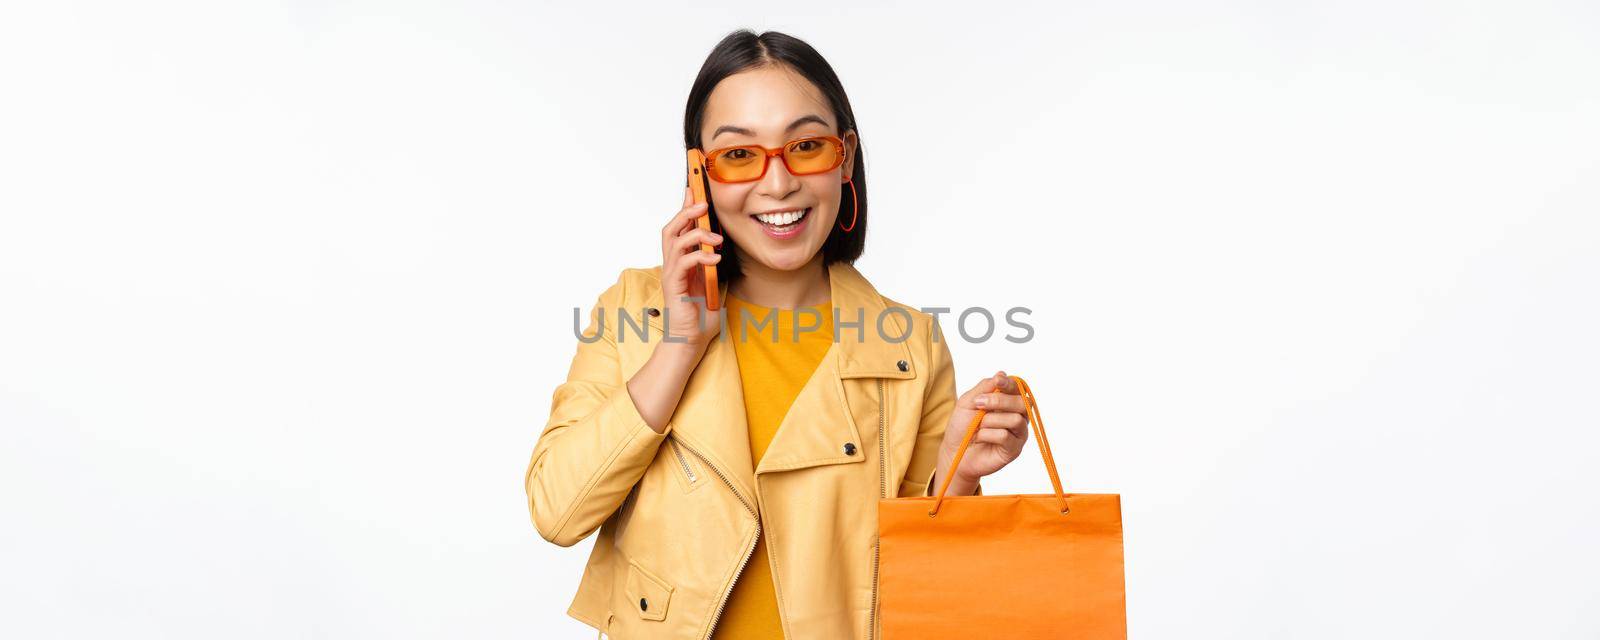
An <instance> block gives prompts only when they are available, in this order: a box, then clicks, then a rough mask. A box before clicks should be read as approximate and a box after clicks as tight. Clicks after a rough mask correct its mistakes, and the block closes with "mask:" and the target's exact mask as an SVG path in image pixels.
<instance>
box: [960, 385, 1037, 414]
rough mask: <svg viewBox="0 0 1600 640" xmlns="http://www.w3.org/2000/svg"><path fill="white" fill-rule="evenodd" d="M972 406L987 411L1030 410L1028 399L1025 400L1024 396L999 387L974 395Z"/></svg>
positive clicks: (1019, 411) (1022, 411)
mask: <svg viewBox="0 0 1600 640" xmlns="http://www.w3.org/2000/svg"><path fill="white" fill-rule="evenodd" d="M972 406H974V407H976V408H979V409H983V410H985V411H1013V412H1016V413H1027V412H1028V405H1027V401H1026V400H1023V399H1022V396H1019V395H1015V394H1010V393H1004V392H1001V391H1000V390H999V389H995V390H994V391H990V392H988V393H980V394H978V395H976V396H973V398H972Z"/></svg>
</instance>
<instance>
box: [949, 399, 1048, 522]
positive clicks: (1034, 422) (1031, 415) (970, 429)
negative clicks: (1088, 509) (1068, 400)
mask: <svg viewBox="0 0 1600 640" xmlns="http://www.w3.org/2000/svg"><path fill="white" fill-rule="evenodd" d="M1006 377H1007V378H1010V379H1011V381H1012V382H1014V383H1016V385H1017V390H1018V391H1020V392H1022V399H1023V401H1024V402H1026V403H1027V405H1028V424H1029V425H1031V426H1032V427H1033V436H1034V439H1035V440H1038V441H1039V453H1040V455H1042V456H1044V469H1045V471H1048V472H1050V484H1051V485H1053V486H1055V489H1056V502H1058V503H1060V504H1061V513H1062V515H1065V514H1066V513H1067V496H1066V494H1065V493H1063V492H1062V491H1061V476H1059V475H1057V474H1056V459H1055V457H1054V456H1051V455H1050V441H1049V440H1048V439H1046V438H1045V437H1044V419H1043V418H1040V417H1039V401H1038V400H1037V399H1035V398H1034V396H1033V390H1032V389H1029V388H1028V381H1026V380H1023V379H1022V378H1021V377H1019V376H1010V375H1008V376H1006ZM988 412H989V411H988V410H987V409H979V410H978V415H976V416H973V417H972V424H970V425H967V433H966V435H965V436H962V438H961V447H960V448H958V449H956V455H955V456H954V457H952V458H951V459H950V468H949V469H946V470H945V474H944V482H943V483H942V484H940V485H939V497H938V498H935V499H934V501H933V508H932V509H930V510H928V517H929V518H932V517H934V516H935V515H938V513H939V505H941V504H944V492H945V490H946V489H949V488H950V481H951V480H952V479H954V478H955V470H956V469H958V468H960V467H961V456H962V455H964V454H965V453H966V452H967V444H969V443H971V442H972V436H974V435H976V434H977V433H978V425H979V423H982V422H983V416H984V414H987V413H988Z"/></svg>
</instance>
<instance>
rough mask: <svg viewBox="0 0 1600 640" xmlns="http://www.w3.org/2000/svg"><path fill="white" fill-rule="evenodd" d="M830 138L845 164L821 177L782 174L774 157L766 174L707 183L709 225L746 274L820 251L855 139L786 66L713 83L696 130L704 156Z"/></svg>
mask: <svg viewBox="0 0 1600 640" xmlns="http://www.w3.org/2000/svg"><path fill="white" fill-rule="evenodd" d="M815 135H832V136H837V137H839V138H840V139H842V140H844V157H845V160H844V162H843V163H842V164H840V165H839V167H837V168H835V169H833V170H831V171H825V172H823V173H817V174H811V175H803V176H797V175H793V174H791V173H789V169H788V168H787V167H785V166H784V164H783V158H782V157H773V158H769V159H768V160H767V172H766V175H764V176H762V177H761V179H760V180H755V181H753V182H735V183H727V182H717V181H716V180H711V181H710V184H711V196H710V197H711V202H712V204H713V205H714V206H715V207H716V211H717V221H718V222H719V223H720V224H721V225H722V230H723V232H724V233H726V234H727V235H728V236H729V237H731V238H732V239H733V242H734V243H735V244H736V245H737V247H736V248H735V249H736V251H738V253H739V258H740V260H741V265H743V268H744V269H746V270H749V269H752V268H759V267H757V266H756V264H752V263H757V264H759V265H760V266H762V267H766V268H768V269H772V270H776V271H792V270H795V269H799V268H800V267H803V266H805V265H806V264H808V263H810V262H811V260H812V258H814V257H816V256H817V255H818V254H819V253H820V252H821V250H822V244H823V242H824V241H826V240H827V239H828V233H829V232H830V231H832V230H833V227H834V221H835V220H836V219H837V218H838V215H839V196H840V194H841V193H843V191H842V189H844V188H847V187H845V185H844V182H843V181H844V179H845V177H846V176H849V175H851V173H850V172H851V170H852V163H853V162H854V159H855V150H856V134H855V132H854V131H847V132H841V131H839V129H838V122H837V120H836V119H835V118H834V116H833V109H832V108H830V107H829V106H828V101H827V100H826V99H825V98H824V97H823V95H822V92H821V91H819V90H818V89H817V87H816V86H815V85H813V84H811V82H810V81H809V80H806V79H805V77H804V76H801V75H800V74H798V73H795V72H794V71H793V70H790V69H789V68H787V67H783V66H773V67H761V68H756V69H751V70H748V71H743V72H740V73H736V74H734V75H731V76H728V77H727V78H724V79H723V80H722V81H721V82H719V83H717V86H716V88H715V89H713V90H712V91H711V95H710V96H708V98H707V101H706V107H705V119H704V121H703V124H702V125H701V130H700V139H701V140H702V144H701V148H702V149H703V150H705V151H707V152H711V151H713V150H716V149H721V148H724V147H731V146H736V145H747V144H758V145H761V146H763V147H768V148H773V149H777V148H782V147H783V146H784V145H785V144H786V143H788V142H789V141H790V140H794V139H795V138H800V137H804V136H815Z"/></svg>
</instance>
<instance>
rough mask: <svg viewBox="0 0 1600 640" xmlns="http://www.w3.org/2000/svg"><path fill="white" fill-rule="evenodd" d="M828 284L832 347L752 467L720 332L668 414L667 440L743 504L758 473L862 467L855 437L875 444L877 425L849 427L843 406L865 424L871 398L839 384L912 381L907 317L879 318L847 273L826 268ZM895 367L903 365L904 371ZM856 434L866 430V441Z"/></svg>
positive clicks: (876, 301) (731, 359) (870, 296)
mask: <svg viewBox="0 0 1600 640" xmlns="http://www.w3.org/2000/svg"><path fill="white" fill-rule="evenodd" d="M657 273H659V271H658V272H657ZM828 286H829V289H830V291H831V296H832V297H831V301H832V303H833V306H834V309H835V313H836V314H837V316H836V317H837V318H838V320H837V321H836V322H835V324H836V325H838V326H839V329H838V336H839V339H838V340H837V341H835V342H834V343H833V345H832V346H830V347H829V349H828V353H827V354H826V355H825V356H824V357H823V359H822V362H821V363H820V364H819V365H818V366H817V370H816V371H815V372H814V373H813V374H812V376H811V378H810V380H808V381H807V382H806V384H805V386H804V387H803V388H802V389H801V390H800V393H799V395H798V396H796V397H795V401H794V404H793V405H791V407H790V410H789V413H788V414H787V415H786V416H785V417H784V419H783V421H782V423H780V424H779V426H778V431H777V434H776V435H774V436H773V439H772V442H771V444H770V445H769V446H768V447H767V451H766V453H765V454H764V456H763V457H762V459H761V464H760V466H759V468H755V465H753V464H752V463H751V456H750V436H749V431H748V430H749V424H748V423H747V422H746V420H745V409H744V387H743V382H742V381H741V378H740V376H739V363H738V359H737V357H736V355H735V353H734V343H733V340H732V339H729V338H728V333H729V332H728V331H727V329H726V325H724V330H723V331H722V332H721V333H720V334H719V335H718V337H717V339H716V340H714V341H713V342H712V343H711V345H710V346H708V347H706V353H705V355H704V356H702V357H701V360H700V364H699V365H698V366H697V367H696V368H695V371H694V374H693V375H691V376H690V378H689V382H688V384H687V385H686V386H685V388H684V392H683V396H682V398H681V399H680V400H679V403H678V408H677V410H676V411H675V412H674V413H673V416H672V420H671V425H672V426H671V429H672V433H673V434H674V435H675V436H676V437H678V438H679V439H681V440H683V441H684V442H685V443H686V444H688V445H689V446H691V447H693V448H694V449H695V450H696V451H698V452H700V453H702V454H703V455H705V456H707V458H708V459H709V460H708V461H709V462H711V463H712V464H713V465H715V466H717V467H718V468H719V469H720V470H722V471H724V472H725V473H726V477H727V479H728V480H729V481H730V482H732V483H734V484H735V486H736V487H737V489H738V490H739V491H740V492H741V493H742V494H743V495H745V496H755V495H756V492H755V490H754V484H755V483H754V476H755V474H756V473H758V472H759V473H768V472H779V471H790V470H794V469H802V468H807V467H814V466H822V465H828V464H849V463H858V462H863V461H865V460H866V443H865V442H863V440H862V438H863V437H867V438H870V439H876V438H877V433H876V430H877V428H878V425H877V424H876V423H873V424H868V425H858V424H857V417H858V414H857V411H853V410H852V409H851V404H850V403H849V402H846V400H847V399H849V400H851V402H853V403H854V404H855V406H856V407H858V408H859V409H858V410H859V411H860V412H861V413H860V414H859V415H860V416H862V417H863V419H864V417H865V416H868V415H871V416H876V415H877V402H878V397H877V396H876V395H875V392H874V391H872V389H873V386H872V385H858V384H853V385H851V386H849V387H848V388H847V387H846V385H845V381H847V380H852V379H858V378H888V379H902V380H903V379H911V378H915V377H916V376H917V370H916V363H915V362H913V361H912V359H911V349H910V347H909V346H908V340H907V339H906V337H909V335H910V331H911V319H912V318H911V315H910V314H908V313H905V312H904V311H903V310H901V311H895V312H886V310H887V309H889V306H888V304H887V303H886V302H885V301H884V299H883V296H881V295H879V294H878V291H877V289H875V288H874V287H873V286H872V284H871V283H869V282H867V279H866V278H865V277H863V276H862V275H861V272H859V271H857V270H856V268H855V267H854V266H852V265H848V264H844V263H834V264H831V265H829V266H828ZM651 289H652V290H651V292H650V296H649V300H648V302H647V303H646V304H647V305H648V306H649V307H650V308H655V309H660V308H661V307H662V305H661V302H662V296H661V290H660V288H659V287H652V288H651ZM720 289H721V293H722V295H723V298H724V299H726V296H727V290H728V285H727V283H726V282H723V283H721V286H720ZM723 315H724V316H726V314H723ZM646 318H647V322H648V323H649V326H650V328H651V331H650V336H651V339H653V340H659V339H660V338H661V336H662V326H663V325H662V318H661V317H660V316H653V315H647V316H646ZM857 323H859V329H858V328H857ZM880 326H881V327H882V329H881V331H880V329H879V327H880ZM901 363H904V369H903V370H902V368H901V366H902V364H901ZM847 391H848V393H847ZM873 420H874V421H875V420H876V418H875V417H874V418H873ZM863 427H865V428H866V431H867V434H866V435H865V436H863ZM846 443H850V444H852V445H854V446H853V447H852V448H851V449H852V453H846V447H845V444H846ZM751 504H754V502H752V503H751Z"/></svg>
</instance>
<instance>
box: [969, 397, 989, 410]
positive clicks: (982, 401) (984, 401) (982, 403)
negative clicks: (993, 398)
mask: <svg viewBox="0 0 1600 640" xmlns="http://www.w3.org/2000/svg"><path fill="white" fill-rule="evenodd" d="M972 404H975V405H978V408H979V409H982V408H984V407H987V406H989V396H987V395H982V396H978V399H977V400H973V401H972Z"/></svg>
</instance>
